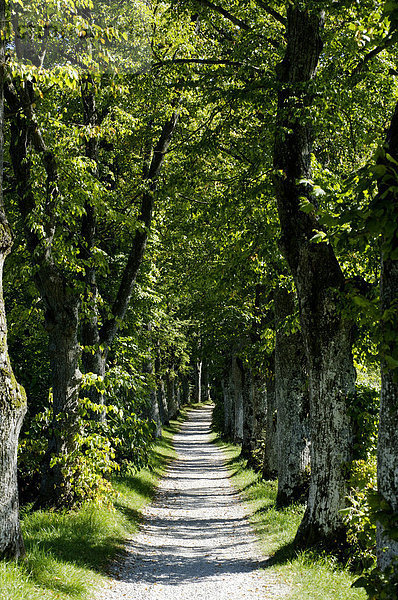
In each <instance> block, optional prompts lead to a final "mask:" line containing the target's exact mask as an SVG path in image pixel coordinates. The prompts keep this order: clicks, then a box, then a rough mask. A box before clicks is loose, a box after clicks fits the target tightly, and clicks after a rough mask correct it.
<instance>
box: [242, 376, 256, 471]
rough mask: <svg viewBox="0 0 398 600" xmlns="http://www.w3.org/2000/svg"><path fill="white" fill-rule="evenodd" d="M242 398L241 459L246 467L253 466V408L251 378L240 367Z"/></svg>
mask: <svg viewBox="0 0 398 600" xmlns="http://www.w3.org/2000/svg"><path fill="white" fill-rule="evenodd" d="M242 384H243V385H242V398H243V426H242V430H243V434H242V450H241V457H242V458H246V459H247V461H248V463H247V466H249V467H250V466H253V465H254V462H253V451H254V449H255V438H254V407H253V401H254V398H253V391H254V390H253V378H252V373H251V370H250V369H249V368H248V367H247V366H243V365H242Z"/></svg>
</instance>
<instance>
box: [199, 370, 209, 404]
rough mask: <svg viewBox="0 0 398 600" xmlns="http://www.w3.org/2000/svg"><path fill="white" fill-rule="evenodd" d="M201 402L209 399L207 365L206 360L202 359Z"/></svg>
mask: <svg viewBox="0 0 398 600" xmlns="http://www.w3.org/2000/svg"><path fill="white" fill-rule="evenodd" d="M201 399H202V402H209V401H210V384H209V367H208V364H207V361H203V365H202V393H201Z"/></svg>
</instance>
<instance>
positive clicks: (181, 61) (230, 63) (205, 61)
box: [152, 58, 262, 73]
mask: <svg viewBox="0 0 398 600" xmlns="http://www.w3.org/2000/svg"><path fill="white" fill-rule="evenodd" d="M173 64H175V65H189V64H198V65H225V66H226V67H239V68H240V67H248V68H249V69H253V70H254V71H258V72H259V73H261V72H262V71H261V69H259V68H258V67H255V66H253V65H248V64H246V63H242V62H239V61H235V60H228V59H227V58H226V59H222V58H217V59H216V58H172V59H169V60H163V61H160V62H157V63H154V64H153V65H152V69H159V68H160V67H164V66H166V65H173Z"/></svg>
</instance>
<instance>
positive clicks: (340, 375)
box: [274, 2, 355, 545]
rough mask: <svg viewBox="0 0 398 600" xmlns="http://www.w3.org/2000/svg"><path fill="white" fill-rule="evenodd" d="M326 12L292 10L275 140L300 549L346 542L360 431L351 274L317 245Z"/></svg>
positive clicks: (280, 69) (329, 250) (327, 248)
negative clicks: (317, 110) (301, 460)
mask: <svg viewBox="0 0 398 600" xmlns="http://www.w3.org/2000/svg"><path fill="white" fill-rule="evenodd" d="M324 19H325V12H324V10H323V8H319V7H318V8H315V7H313V6H311V5H310V3H307V4H306V5H305V6H302V4H301V3H298V2H295V3H293V4H291V5H290V4H289V5H288V7H287V29H286V36H287V42H286V51H285V56H284V59H283V61H282V63H281V64H280V65H279V67H278V77H279V81H280V91H279V93H278V115H277V129H276V137H275V153H274V167H275V177H274V183H275V194H276V198H277V204H278V213H279V218H280V224H281V232H282V240H281V243H282V249H283V253H284V255H285V257H286V260H287V262H288V265H289V268H290V270H291V272H292V275H293V279H294V282H295V286H296V289H297V293H298V299H299V310H300V321H301V328H302V335H303V340H304V347H305V350H306V354H307V360H308V369H309V390H310V413H311V481H310V491H309V499H308V505H307V509H306V513H305V516H304V519H303V521H302V523H301V525H300V528H299V530H298V533H297V536H296V541H297V542H298V543H299V544H312V543H314V542H320V541H323V542H324V543H325V544H326V545H331V544H332V545H333V544H335V543H338V541H339V540H340V539H341V538H343V539H344V526H343V522H342V516H341V513H340V510H341V509H342V508H343V507H344V505H345V497H346V495H347V477H348V472H349V465H350V462H351V459H352V446H353V434H352V424H351V419H350V416H349V414H348V410H347V408H348V403H349V398H350V396H351V394H353V393H354V381H355V371H354V367H353V360H352V353H351V345H352V324H351V323H350V322H349V321H347V319H346V318H345V317H344V314H343V313H342V311H341V309H340V307H339V302H340V300H339V296H340V294H341V293H342V292H343V291H344V276H343V273H342V271H341V268H340V266H339V264H338V261H337V259H336V256H335V254H334V252H333V249H332V247H331V245H330V244H328V243H314V242H316V239H314V237H315V236H316V231H318V230H319V229H320V226H319V223H317V220H316V218H315V215H314V213H313V212H312V211H311V210H305V211H304V210H302V207H303V205H304V204H305V203H307V205H309V206H310V207H311V206H313V205H312V201H313V197H312V190H311V186H310V185H309V183H308V181H309V180H311V151H312V145H313V137H314V134H313V130H312V127H311V123H310V119H311V117H310V114H311V110H310V106H311V98H312V88H313V80H314V77H315V74H316V70H317V66H318V61H319V57H320V54H321V51H322V46H323V44H322V38H321V35H322V28H323V24H324Z"/></svg>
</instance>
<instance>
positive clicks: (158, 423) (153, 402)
mask: <svg viewBox="0 0 398 600" xmlns="http://www.w3.org/2000/svg"><path fill="white" fill-rule="evenodd" d="M148 330H149V331H150V330H151V327H150V325H148ZM143 372H144V373H147V374H148V376H149V406H148V409H149V410H148V417H149V419H150V420H151V421H152V422H153V423H154V432H153V436H154V437H155V438H159V437H161V435H162V420H161V417H160V410H159V404H158V397H157V390H156V384H155V376H154V373H155V369H154V365H153V360H152V357H148V359H147V360H146V362H145V364H144V366H143Z"/></svg>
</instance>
